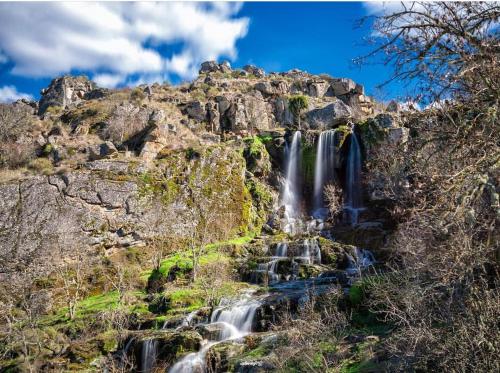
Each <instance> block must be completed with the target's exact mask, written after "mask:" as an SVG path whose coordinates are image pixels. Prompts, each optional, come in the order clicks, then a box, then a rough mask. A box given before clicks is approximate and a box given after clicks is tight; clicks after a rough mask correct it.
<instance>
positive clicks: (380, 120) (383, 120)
mask: <svg viewBox="0 0 500 373" xmlns="http://www.w3.org/2000/svg"><path fill="white" fill-rule="evenodd" d="M374 120H375V123H376V124H377V125H378V126H379V127H381V128H397V127H398V124H397V119H396V117H395V116H394V115H392V114H388V113H383V114H379V115H377V116H376V117H375V118H374Z"/></svg>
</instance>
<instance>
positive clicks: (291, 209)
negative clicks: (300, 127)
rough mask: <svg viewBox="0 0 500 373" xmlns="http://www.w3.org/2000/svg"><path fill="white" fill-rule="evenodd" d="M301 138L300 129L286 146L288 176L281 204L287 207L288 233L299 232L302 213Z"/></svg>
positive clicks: (286, 227)
mask: <svg viewBox="0 0 500 373" xmlns="http://www.w3.org/2000/svg"><path fill="white" fill-rule="evenodd" d="M301 138H302V135H301V133H300V131H296V132H295V133H294V134H293V137H292V142H291V144H290V145H289V146H288V144H287V147H286V155H285V163H286V175H285V176H286V178H285V182H284V186H283V193H282V201H281V205H282V206H284V208H285V221H286V223H285V227H284V231H285V232H286V233H290V234H295V233H297V230H298V226H297V223H298V221H299V220H300V219H299V218H300V216H301V215H302V214H301V188H300V185H301V173H300V169H301V162H302V157H301Z"/></svg>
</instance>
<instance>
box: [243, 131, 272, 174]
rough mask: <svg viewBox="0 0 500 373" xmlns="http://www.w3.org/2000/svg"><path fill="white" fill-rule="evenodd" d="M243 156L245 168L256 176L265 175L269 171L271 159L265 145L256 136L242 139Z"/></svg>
mask: <svg viewBox="0 0 500 373" xmlns="http://www.w3.org/2000/svg"><path fill="white" fill-rule="evenodd" d="M244 142H245V149H244V150H243V156H244V157H245V161H246V165H247V170H248V171H250V172H251V173H253V174H254V175H255V176H258V177H267V176H268V175H269V173H270V172H271V159H270V156H269V153H268V152H267V149H266V146H265V145H264V143H263V142H262V140H261V138H260V137H258V136H255V137H250V138H247V139H245V140H244Z"/></svg>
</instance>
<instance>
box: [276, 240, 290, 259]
mask: <svg viewBox="0 0 500 373" xmlns="http://www.w3.org/2000/svg"><path fill="white" fill-rule="evenodd" d="M287 254H288V244H287V243H286V242H280V243H279V244H278V245H277V246H276V256H278V257H280V258H284V257H286V256H287Z"/></svg>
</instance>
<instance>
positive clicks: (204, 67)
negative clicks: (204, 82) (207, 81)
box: [200, 61, 219, 74]
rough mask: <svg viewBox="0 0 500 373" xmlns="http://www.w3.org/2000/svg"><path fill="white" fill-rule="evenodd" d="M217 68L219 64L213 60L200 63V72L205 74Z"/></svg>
mask: <svg viewBox="0 0 500 373" xmlns="http://www.w3.org/2000/svg"><path fill="white" fill-rule="evenodd" d="M218 70H219V65H218V64H217V62H215V61H205V62H203V63H202V64H201V68H200V74H207V73H212V72H216V71H218Z"/></svg>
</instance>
